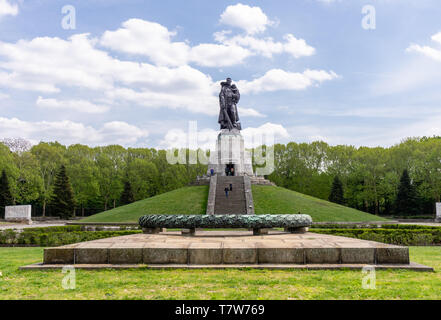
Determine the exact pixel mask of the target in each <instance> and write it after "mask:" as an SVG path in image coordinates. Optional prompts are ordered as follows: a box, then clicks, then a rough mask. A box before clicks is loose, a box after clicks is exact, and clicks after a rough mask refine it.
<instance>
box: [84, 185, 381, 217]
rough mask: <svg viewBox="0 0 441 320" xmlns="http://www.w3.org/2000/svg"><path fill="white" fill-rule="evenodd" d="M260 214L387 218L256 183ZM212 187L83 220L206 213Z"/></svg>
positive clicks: (180, 192)
mask: <svg viewBox="0 0 441 320" xmlns="http://www.w3.org/2000/svg"><path fill="white" fill-rule="evenodd" d="M252 188H253V199H254V206H255V211H256V214H265V213H266V214H268V213H272V214H287V213H298V212H301V213H305V214H309V215H310V216H311V217H312V219H313V221H315V222H320V221H353V222H363V221H383V220H385V219H384V218H380V217H378V216H374V215H371V214H368V213H365V212H361V211H358V210H355V209H352V208H348V207H345V206H341V205H338V204H335V203H331V202H328V201H325V200H321V199H317V198H314V197H311V196H307V195H304V194H301V193H298V192H295V191H291V190H288V189H285V188H280V187H272V186H252ZM207 198H208V186H197V187H185V188H180V189H177V190H174V191H170V192H167V193H163V194H161V195H158V196H155V197H152V198H148V199H144V200H141V201H137V202H134V203H131V204H129V205H126V206H121V207H118V208H115V209H112V210H108V211H105V212H101V213H98V214H96V215H93V216H90V217H87V218H84V219H82V220H81V221H80V222H137V221H138V218H139V217H140V216H142V215H144V214H205V210H206V208H207Z"/></svg>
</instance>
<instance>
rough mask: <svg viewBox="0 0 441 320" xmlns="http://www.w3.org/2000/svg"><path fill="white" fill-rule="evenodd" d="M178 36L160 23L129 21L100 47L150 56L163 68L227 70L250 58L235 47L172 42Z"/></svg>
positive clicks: (106, 35)
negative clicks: (182, 67)
mask: <svg viewBox="0 0 441 320" xmlns="http://www.w3.org/2000/svg"><path fill="white" fill-rule="evenodd" d="M175 35H176V32H174V31H169V30H168V29H167V28H166V27H164V26H162V25H160V24H159V23H155V22H150V21H146V20H141V19H129V20H127V21H125V22H124V23H123V24H122V28H119V29H117V30H116V31H106V32H104V34H103V35H102V37H101V39H100V44H101V45H102V46H104V47H106V48H110V49H112V50H115V51H120V52H125V53H129V54H137V55H143V56H147V57H149V59H150V60H151V61H152V62H153V63H155V64H157V65H164V66H182V65H186V64H188V63H194V64H197V65H200V66H207V67H215V66H216V67H225V66H231V65H235V64H239V63H241V62H242V61H243V60H244V59H245V58H247V57H248V56H249V55H250V52H249V51H248V50H247V49H244V48H242V47H239V46H236V45H222V44H209V43H203V44H199V45H197V46H194V47H191V46H190V45H189V44H187V43H186V42H173V41H172V38H173V37H174V36H175ZM226 57H228V58H226Z"/></svg>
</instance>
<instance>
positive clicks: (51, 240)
mask: <svg viewBox="0 0 441 320" xmlns="http://www.w3.org/2000/svg"><path fill="white" fill-rule="evenodd" d="M140 232H141V231H140V230H125V231H70V232H64V231H63V232H42V231H41V230H38V231H35V232H31V231H26V232H17V231H15V230H4V231H1V232H0V244H6V245H13V244H18V245H35V246H40V247H47V246H62V245H66V244H71V243H77V242H83V241H91V240H97V239H104V238H110V237H120V236H126V235H130V234H135V233H140Z"/></svg>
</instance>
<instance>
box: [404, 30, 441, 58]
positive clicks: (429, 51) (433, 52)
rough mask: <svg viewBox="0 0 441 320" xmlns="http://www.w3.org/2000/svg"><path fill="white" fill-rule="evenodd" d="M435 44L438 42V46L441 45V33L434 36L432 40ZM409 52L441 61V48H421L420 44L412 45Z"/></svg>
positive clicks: (408, 49)
mask: <svg viewBox="0 0 441 320" xmlns="http://www.w3.org/2000/svg"><path fill="white" fill-rule="evenodd" d="M431 39H432V40H433V41H434V42H437V43H438V44H441V32H438V33H437V34H434V35H433V36H432V38H431ZM406 51H407V52H417V53H420V54H422V55H425V56H426V57H429V58H431V59H433V60H436V61H441V48H440V49H437V48H433V47H430V46H421V45H418V44H411V45H410V46H409V47H408V48H407V49H406Z"/></svg>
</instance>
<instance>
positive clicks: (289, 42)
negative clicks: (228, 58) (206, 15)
mask: <svg viewBox="0 0 441 320" xmlns="http://www.w3.org/2000/svg"><path fill="white" fill-rule="evenodd" d="M230 34H231V32H229V31H221V32H216V33H215V34H214V38H215V40H216V41H218V42H220V43H224V44H228V45H230V46H240V47H245V48H247V49H249V50H250V51H251V52H252V53H253V55H262V56H264V57H267V58H271V57H272V56H273V54H281V53H287V54H290V55H291V56H293V57H294V58H300V57H302V56H311V55H313V54H314V53H315V49H314V48H313V47H311V46H310V45H308V44H307V43H306V41H305V40H304V39H297V38H296V37H295V36H294V35H292V34H286V35H285V36H284V40H285V42H279V41H274V40H273V38H271V37H266V38H256V37H254V36H250V35H245V36H244V35H236V36H232V37H229V35H230Z"/></svg>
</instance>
